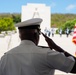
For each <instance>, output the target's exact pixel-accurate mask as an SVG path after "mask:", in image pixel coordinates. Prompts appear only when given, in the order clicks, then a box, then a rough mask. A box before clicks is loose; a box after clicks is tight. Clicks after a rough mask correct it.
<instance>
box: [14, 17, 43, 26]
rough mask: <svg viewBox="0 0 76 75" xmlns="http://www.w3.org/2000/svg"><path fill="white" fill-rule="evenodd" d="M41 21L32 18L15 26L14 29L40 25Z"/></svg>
mask: <svg viewBox="0 0 76 75" xmlns="http://www.w3.org/2000/svg"><path fill="white" fill-rule="evenodd" d="M42 21H43V20H42V19H41V18H32V19H29V20H26V21H23V22H20V23H17V24H15V26H16V27H26V26H32V25H33V26H34V25H40V24H41V22H42Z"/></svg>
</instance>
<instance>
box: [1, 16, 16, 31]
mask: <svg viewBox="0 0 76 75" xmlns="http://www.w3.org/2000/svg"><path fill="white" fill-rule="evenodd" d="M8 30H15V26H14V23H13V19H12V18H8V17H7V18H6V17H5V18H2V19H0V32H1V31H8Z"/></svg>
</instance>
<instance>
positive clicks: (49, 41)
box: [42, 33, 56, 49]
mask: <svg viewBox="0 0 76 75" xmlns="http://www.w3.org/2000/svg"><path fill="white" fill-rule="evenodd" d="M42 35H43V36H44V38H45V40H46V42H47V43H48V46H49V47H50V48H51V49H54V48H55V47H56V44H55V43H54V41H53V40H52V39H50V38H49V37H47V36H46V35H45V34H44V33H42Z"/></svg>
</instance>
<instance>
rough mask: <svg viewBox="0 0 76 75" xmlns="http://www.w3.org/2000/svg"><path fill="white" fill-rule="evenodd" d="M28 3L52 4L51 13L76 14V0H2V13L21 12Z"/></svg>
mask: <svg viewBox="0 0 76 75" xmlns="http://www.w3.org/2000/svg"><path fill="white" fill-rule="evenodd" d="M27 3H40V4H45V5H46V6H50V10H51V13H64V14H65V13H72V14H76V0H0V13H21V9H22V6H23V5H27Z"/></svg>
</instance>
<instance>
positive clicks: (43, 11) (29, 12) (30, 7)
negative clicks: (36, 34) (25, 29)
mask: <svg viewBox="0 0 76 75" xmlns="http://www.w3.org/2000/svg"><path fill="white" fill-rule="evenodd" d="M35 17H37V18H42V19H43V22H42V24H41V30H42V31H43V32H44V29H45V28H46V27H47V28H48V29H49V28H50V24H51V22H50V19H51V13H50V7H49V6H46V5H45V4H34V3H28V4H27V5H23V6H22V14H21V21H25V20H27V19H30V18H35Z"/></svg>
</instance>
